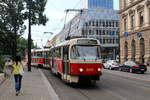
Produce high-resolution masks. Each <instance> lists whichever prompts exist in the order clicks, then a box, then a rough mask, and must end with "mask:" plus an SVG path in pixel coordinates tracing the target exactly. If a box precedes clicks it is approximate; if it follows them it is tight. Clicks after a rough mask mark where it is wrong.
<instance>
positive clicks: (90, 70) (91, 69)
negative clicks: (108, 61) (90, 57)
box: [86, 68, 94, 72]
mask: <svg viewBox="0 0 150 100" xmlns="http://www.w3.org/2000/svg"><path fill="white" fill-rule="evenodd" d="M93 70H94V69H93V68H87V69H86V71H88V72H92V71H93Z"/></svg>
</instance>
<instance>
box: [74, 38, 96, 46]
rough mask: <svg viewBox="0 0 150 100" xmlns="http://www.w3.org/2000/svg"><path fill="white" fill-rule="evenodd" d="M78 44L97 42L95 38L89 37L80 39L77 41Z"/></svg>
mask: <svg viewBox="0 0 150 100" xmlns="http://www.w3.org/2000/svg"><path fill="white" fill-rule="evenodd" d="M77 43H78V44H93V45H95V44H97V40H90V39H81V40H78V41H77Z"/></svg>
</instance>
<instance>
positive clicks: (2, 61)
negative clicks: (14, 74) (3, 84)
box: [0, 57, 4, 73]
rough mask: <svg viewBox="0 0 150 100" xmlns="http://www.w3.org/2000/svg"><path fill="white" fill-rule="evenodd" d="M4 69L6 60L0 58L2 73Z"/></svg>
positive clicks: (0, 70)
mask: <svg viewBox="0 0 150 100" xmlns="http://www.w3.org/2000/svg"><path fill="white" fill-rule="evenodd" d="M3 68H4V60H3V59H2V57H0V73H2V72H3Z"/></svg>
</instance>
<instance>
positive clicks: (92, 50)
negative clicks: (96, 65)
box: [71, 45, 100, 60]
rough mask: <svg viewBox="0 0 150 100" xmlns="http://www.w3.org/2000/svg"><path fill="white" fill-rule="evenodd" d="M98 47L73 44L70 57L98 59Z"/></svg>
mask: <svg viewBox="0 0 150 100" xmlns="http://www.w3.org/2000/svg"><path fill="white" fill-rule="evenodd" d="M99 51H100V48H99V46H97V45H75V46H73V47H72V48H71V59H84V60H96V59H100V54H99V53H100V52H99Z"/></svg>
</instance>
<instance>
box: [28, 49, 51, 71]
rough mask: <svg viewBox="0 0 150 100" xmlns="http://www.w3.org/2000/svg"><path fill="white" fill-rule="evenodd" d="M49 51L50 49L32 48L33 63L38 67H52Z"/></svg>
mask: <svg viewBox="0 0 150 100" xmlns="http://www.w3.org/2000/svg"><path fill="white" fill-rule="evenodd" d="M49 51H50V49H32V50H31V65H32V66H37V67H47V68H48V67H50V58H49Z"/></svg>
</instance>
